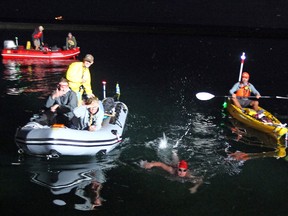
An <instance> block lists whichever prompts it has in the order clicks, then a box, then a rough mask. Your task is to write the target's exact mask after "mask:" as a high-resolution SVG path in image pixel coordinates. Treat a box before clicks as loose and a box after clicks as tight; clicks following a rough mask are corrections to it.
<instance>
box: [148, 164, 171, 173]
mask: <svg viewBox="0 0 288 216" xmlns="http://www.w3.org/2000/svg"><path fill="white" fill-rule="evenodd" d="M153 167H160V168H162V169H163V170H165V171H167V172H169V173H171V174H174V169H173V167H171V166H168V165H167V164H164V163H162V162H147V163H146V164H145V165H144V168H145V169H151V168H153Z"/></svg>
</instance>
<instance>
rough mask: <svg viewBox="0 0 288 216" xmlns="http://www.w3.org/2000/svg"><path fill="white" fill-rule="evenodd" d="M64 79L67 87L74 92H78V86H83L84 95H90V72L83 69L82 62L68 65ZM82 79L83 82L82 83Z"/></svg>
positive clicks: (87, 69)
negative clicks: (67, 84)
mask: <svg viewBox="0 0 288 216" xmlns="http://www.w3.org/2000/svg"><path fill="white" fill-rule="evenodd" d="M66 79H67V80H68V83H69V87H70V88H71V89H72V90H73V91H74V92H76V93H77V92H79V90H80V86H81V85H83V86H84V89H85V92H86V94H87V95H90V94H92V88H91V75H90V70H89V68H85V67H84V65H83V62H73V63H72V64H70V66H69V68H68V70H67V72H66ZM83 79H84V80H85V82H83Z"/></svg>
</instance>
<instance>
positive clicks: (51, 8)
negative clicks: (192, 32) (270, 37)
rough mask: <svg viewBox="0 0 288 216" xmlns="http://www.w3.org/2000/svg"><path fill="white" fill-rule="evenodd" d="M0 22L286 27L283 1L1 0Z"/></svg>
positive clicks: (287, 19)
mask: <svg viewBox="0 0 288 216" xmlns="http://www.w3.org/2000/svg"><path fill="white" fill-rule="evenodd" d="M0 8H1V13H0V21H18V22H21V21H22V22H26V21H28V22H31V21H36V22H37V21H41V22H44V21H45V22H48V23H49V22H55V20H54V17H56V16H60V15H61V16H63V18H64V20H63V21H62V22H63V23H65V22H70V23H73V22H75V23H77V22H78V23H87V24H94V23H95V24H97V23H101V22H103V23H111V22H112V23H113V22H115V23H139V24H183V25H217V26H242V27H259V28H287V26H288V1H287V0H82V1H80V0H57V1H54V0H51V1H47V0H37V1H35V0H33V1H31V0H1V2H0Z"/></svg>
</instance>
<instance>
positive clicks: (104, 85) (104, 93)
mask: <svg viewBox="0 0 288 216" xmlns="http://www.w3.org/2000/svg"><path fill="white" fill-rule="evenodd" d="M102 84H103V99H105V98H106V81H102Z"/></svg>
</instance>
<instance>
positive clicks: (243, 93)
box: [236, 82, 251, 97]
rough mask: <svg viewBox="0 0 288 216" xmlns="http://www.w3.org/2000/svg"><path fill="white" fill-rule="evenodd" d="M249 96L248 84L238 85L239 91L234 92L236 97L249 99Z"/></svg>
mask: <svg viewBox="0 0 288 216" xmlns="http://www.w3.org/2000/svg"><path fill="white" fill-rule="evenodd" d="M250 95H251V88H250V83H247V84H246V85H244V84H243V83H242V82H240V84H239V89H238V90H237V91H236V96H237V97H249V96H250Z"/></svg>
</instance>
